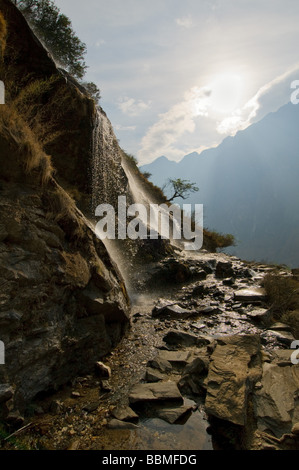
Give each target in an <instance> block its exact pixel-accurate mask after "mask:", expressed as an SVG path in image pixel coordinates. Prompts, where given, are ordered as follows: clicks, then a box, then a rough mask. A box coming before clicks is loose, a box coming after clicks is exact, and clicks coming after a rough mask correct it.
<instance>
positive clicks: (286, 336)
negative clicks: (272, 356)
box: [268, 330, 295, 346]
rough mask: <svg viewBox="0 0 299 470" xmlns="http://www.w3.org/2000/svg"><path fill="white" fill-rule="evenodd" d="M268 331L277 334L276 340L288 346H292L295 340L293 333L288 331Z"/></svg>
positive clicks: (273, 334)
mask: <svg viewBox="0 0 299 470" xmlns="http://www.w3.org/2000/svg"><path fill="white" fill-rule="evenodd" d="M268 333H270V334H271V335H272V336H275V338H276V340H277V341H279V343H282V344H285V345H286V346H290V345H291V343H292V342H293V341H294V340H295V338H294V336H293V335H292V333H289V332H288V331H273V330H268Z"/></svg>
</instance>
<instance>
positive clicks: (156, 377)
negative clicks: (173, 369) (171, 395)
mask: <svg viewBox="0 0 299 470" xmlns="http://www.w3.org/2000/svg"><path fill="white" fill-rule="evenodd" d="M164 379H165V376H164V375H163V374H161V372H159V371H158V370H155V369H153V368H151V367H148V368H147V369H146V373H145V380H146V381H147V382H149V383H155V382H160V381H161V380H164Z"/></svg>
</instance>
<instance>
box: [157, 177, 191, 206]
mask: <svg viewBox="0 0 299 470" xmlns="http://www.w3.org/2000/svg"><path fill="white" fill-rule="evenodd" d="M168 187H171V190H172V192H173V195H172V196H171V197H170V198H169V199H167V202H171V201H173V200H174V199H176V198H178V197H180V198H182V199H187V198H188V197H189V196H190V194H191V193H196V192H197V191H199V188H198V187H197V186H196V185H195V183H191V182H190V181H189V180H183V179H181V178H177V179H171V178H169V179H168V181H167V183H166V184H165V185H164V187H163V190H165V189H166V188H168Z"/></svg>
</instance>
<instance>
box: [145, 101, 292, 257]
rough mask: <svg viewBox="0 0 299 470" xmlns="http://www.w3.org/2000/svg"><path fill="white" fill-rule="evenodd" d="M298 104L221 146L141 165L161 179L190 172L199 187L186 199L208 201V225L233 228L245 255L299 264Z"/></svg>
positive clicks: (240, 253)
mask: <svg viewBox="0 0 299 470" xmlns="http://www.w3.org/2000/svg"><path fill="white" fill-rule="evenodd" d="M298 129H299V106H294V105H292V104H287V105H285V106H283V107H282V108H280V109H279V110H278V111H277V112H276V113H271V114H269V115H267V116H266V117H265V118H264V119H263V120H261V121H260V122H258V123H256V124H254V125H252V126H250V127H249V128H247V129H246V130H244V131H242V132H238V133H237V134H236V136H235V137H229V138H226V139H225V140H224V141H223V142H222V144H221V145H219V146H218V147H217V148H214V149H209V150H206V151H204V152H202V153H201V154H200V155H198V154H196V153H193V154H190V155H187V156H186V157H184V158H183V160H181V162H179V163H174V162H169V164H168V165H166V161H165V158H164V159H163V160H162V163H163V169H161V168H160V166H159V163H160V162H161V159H158V160H156V161H155V162H153V163H152V164H150V165H145V166H144V167H142V168H141V170H142V171H148V172H150V173H152V177H151V180H152V181H154V182H155V183H156V184H161V181H162V180H163V181H165V180H166V179H167V178H168V177H174V178H179V177H180V178H186V179H189V180H191V181H194V182H196V183H197V184H198V186H199V187H200V192H199V193H196V194H194V195H192V196H191V197H190V198H189V200H188V201H187V202H193V203H195V202H201V203H203V204H204V206H205V207H204V211H205V212H204V214H205V225H206V226H208V227H210V228H214V229H216V230H219V231H223V232H230V233H233V234H234V235H235V236H236V238H237V239H238V240H239V243H238V247H237V248H236V249H234V252H235V253H236V254H237V255H238V256H241V257H243V258H247V259H259V260H261V259H262V260H267V261H273V262H278V263H286V264H288V265H290V266H297V265H298V264H299V236H298V235H299V213H298V206H299V185H298V174H299V160H298V153H299V152H298V149H299V132H298Z"/></svg>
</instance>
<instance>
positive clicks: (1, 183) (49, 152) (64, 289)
mask: <svg viewBox="0 0 299 470" xmlns="http://www.w3.org/2000/svg"><path fill="white" fill-rule="evenodd" d="M0 12H1V13H2V14H3V17H4V19H5V23H6V28H7V37H6V48H5V53H4V61H3V62H2V64H1V76H0V79H1V80H3V81H4V83H5V85H6V104H5V105H2V106H0V266H1V269H0V340H1V341H3V342H4V344H5V365H0V406H1V407H2V415H4V417H5V416H7V415H8V414H9V413H10V412H11V411H12V410H16V409H19V410H21V411H22V409H23V408H24V406H26V404H27V403H28V402H29V401H30V400H31V399H32V398H33V397H34V396H36V395H37V394H38V393H39V392H43V391H47V390H51V389H56V388H57V387H59V386H60V385H62V384H64V383H66V382H67V381H68V380H70V379H71V378H72V377H74V376H75V375H76V374H81V373H84V372H86V371H88V370H90V369H91V367H92V365H93V363H94V362H95V360H99V359H100V358H101V357H102V356H103V355H105V354H107V353H108V352H109V351H110V350H111V349H112V348H113V346H115V344H116V343H117V342H118V341H119V339H120V338H121V336H122V334H123V332H124V330H125V328H126V327H127V326H128V324H129V302H128V298H127V294H126V288H125V285H124V282H123V279H122V277H121V275H120V273H119V271H118V269H117V267H116V266H115V265H114V263H113V262H112V260H111V258H110V256H109V254H108V252H107V250H106V248H105V246H104V245H103V243H102V242H101V241H100V240H98V239H97V238H96V236H95V234H94V232H93V230H92V226H91V225H90V223H89V222H88V220H87V219H86V218H85V216H84V215H83V213H82V212H80V211H79V209H78V208H77V206H76V205H75V202H74V201H73V200H72V199H71V198H70V196H69V195H68V194H67V193H66V192H65V190H64V189H67V190H68V191H69V193H71V191H73V192H74V193H75V194H76V195H78V194H79V196H78V199H83V202H84V203H86V204H88V203H89V201H90V196H91V192H92V185H91V163H92V148H93V134H94V128H95V126H94V123H95V122H96V119H98V114H97V112H96V109H95V105H94V102H93V101H92V100H91V99H89V98H88V97H87V96H86V95H85V94H84V93H83V90H82V89H80V86H79V85H78V86H77V85H76V83H75V82H74V81H73V80H72V79H71V78H70V77H67V76H66V75H64V74H62V73H60V72H59V70H57V68H56V66H55V64H54V63H53V61H52V60H51V58H50V57H49V56H48V53H47V52H46V51H45V49H44V48H43V46H42V45H41V44H40V42H39V41H38V40H37V38H36V37H35V36H34V35H33V33H32V32H31V30H30V28H29V27H28V25H27V23H26V21H25V20H24V18H23V17H22V15H21V14H20V13H19V12H18V10H17V9H16V8H15V7H14V5H13V4H12V3H11V2H10V1H9V0H1V1H0ZM99 114H100V115H102V116H103V117H105V114H104V112H103V111H101V110H100V111H99ZM105 119H107V118H106V117H105ZM105 132H106V131H105ZM102 140H103V142H104V139H103V134H102ZM98 145H102V144H98ZM103 145H104V144H103ZM124 181H125V180H124ZM124 184H125V183H124ZM61 185H62V186H61ZM63 188H64V189H63ZM2 392H3V393H2Z"/></svg>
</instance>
